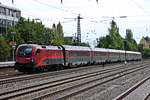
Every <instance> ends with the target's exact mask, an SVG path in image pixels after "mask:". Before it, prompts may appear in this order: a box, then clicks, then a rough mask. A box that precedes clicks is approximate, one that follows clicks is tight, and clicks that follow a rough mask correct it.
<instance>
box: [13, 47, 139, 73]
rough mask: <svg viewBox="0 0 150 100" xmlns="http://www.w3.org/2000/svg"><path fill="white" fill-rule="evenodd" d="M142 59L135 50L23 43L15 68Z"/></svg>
mask: <svg viewBox="0 0 150 100" xmlns="http://www.w3.org/2000/svg"><path fill="white" fill-rule="evenodd" d="M141 59H142V57H141V53H140V52H133V51H124V50H115V49H105V48H90V47H83V46H69V45H61V46H49V45H38V44H22V45H19V46H18V48H17V50H16V63H15V69H17V70H19V71H21V72H36V71H45V70H49V69H53V68H58V69H59V68H69V67H72V66H76V67H77V66H81V65H90V64H104V63H110V62H121V61H125V60H126V61H135V60H141Z"/></svg>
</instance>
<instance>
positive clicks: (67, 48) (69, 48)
mask: <svg viewBox="0 0 150 100" xmlns="http://www.w3.org/2000/svg"><path fill="white" fill-rule="evenodd" d="M62 46H63V47H64V48H65V50H80V51H91V48H90V47H84V46H70V45H62Z"/></svg>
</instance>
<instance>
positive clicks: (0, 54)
mask: <svg viewBox="0 0 150 100" xmlns="http://www.w3.org/2000/svg"><path fill="white" fill-rule="evenodd" d="M10 53H11V47H10V46H9V44H8V43H7V41H5V38H4V37H3V36H0V60H1V61H2V60H4V59H5V60H7V59H8V57H10Z"/></svg>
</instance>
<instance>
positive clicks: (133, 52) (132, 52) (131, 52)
mask: <svg viewBox="0 0 150 100" xmlns="http://www.w3.org/2000/svg"><path fill="white" fill-rule="evenodd" d="M126 53H130V54H141V52H135V51H126Z"/></svg>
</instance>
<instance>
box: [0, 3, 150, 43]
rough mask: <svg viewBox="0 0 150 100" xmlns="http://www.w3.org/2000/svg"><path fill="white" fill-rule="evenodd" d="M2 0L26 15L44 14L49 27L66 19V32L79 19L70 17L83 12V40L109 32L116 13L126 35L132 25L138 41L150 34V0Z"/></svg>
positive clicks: (70, 32)
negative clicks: (12, 0)
mask: <svg viewBox="0 0 150 100" xmlns="http://www.w3.org/2000/svg"><path fill="white" fill-rule="evenodd" d="M0 2H1V3H2V4H4V5H7V6H13V7H16V8H18V9H20V10H21V13H22V16H23V17H26V18H28V17H30V18H31V19H34V18H40V19H41V20H42V23H43V24H44V25H45V26H47V27H51V26H52V24H53V23H56V24H57V23H58V22H59V21H60V22H64V23H62V25H63V28H64V34H65V36H73V35H74V34H75V33H76V31H77V30H76V29H77V21H76V20H74V19H69V18H77V16H78V14H80V15H81V17H83V18H84V19H82V20H81V33H82V35H81V36H82V41H89V42H90V43H94V42H93V41H94V40H95V39H96V38H98V37H100V36H105V35H106V34H108V27H110V21H111V20H112V17H114V18H115V21H116V22H117V25H118V27H119V29H120V34H121V36H122V37H124V36H125V31H126V29H128V28H129V29H131V30H132V32H133V36H134V38H135V40H136V41H137V42H138V43H139V40H140V38H141V37H142V36H150V0H99V1H98V3H97V2H96V0H63V4H61V0H14V4H13V5H12V2H11V0H0ZM119 16H127V18H119ZM107 17H108V18H107ZM109 17H110V18H109ZM67 18H68V19H67ZM104 20H107V21H104Z"/></svg>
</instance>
